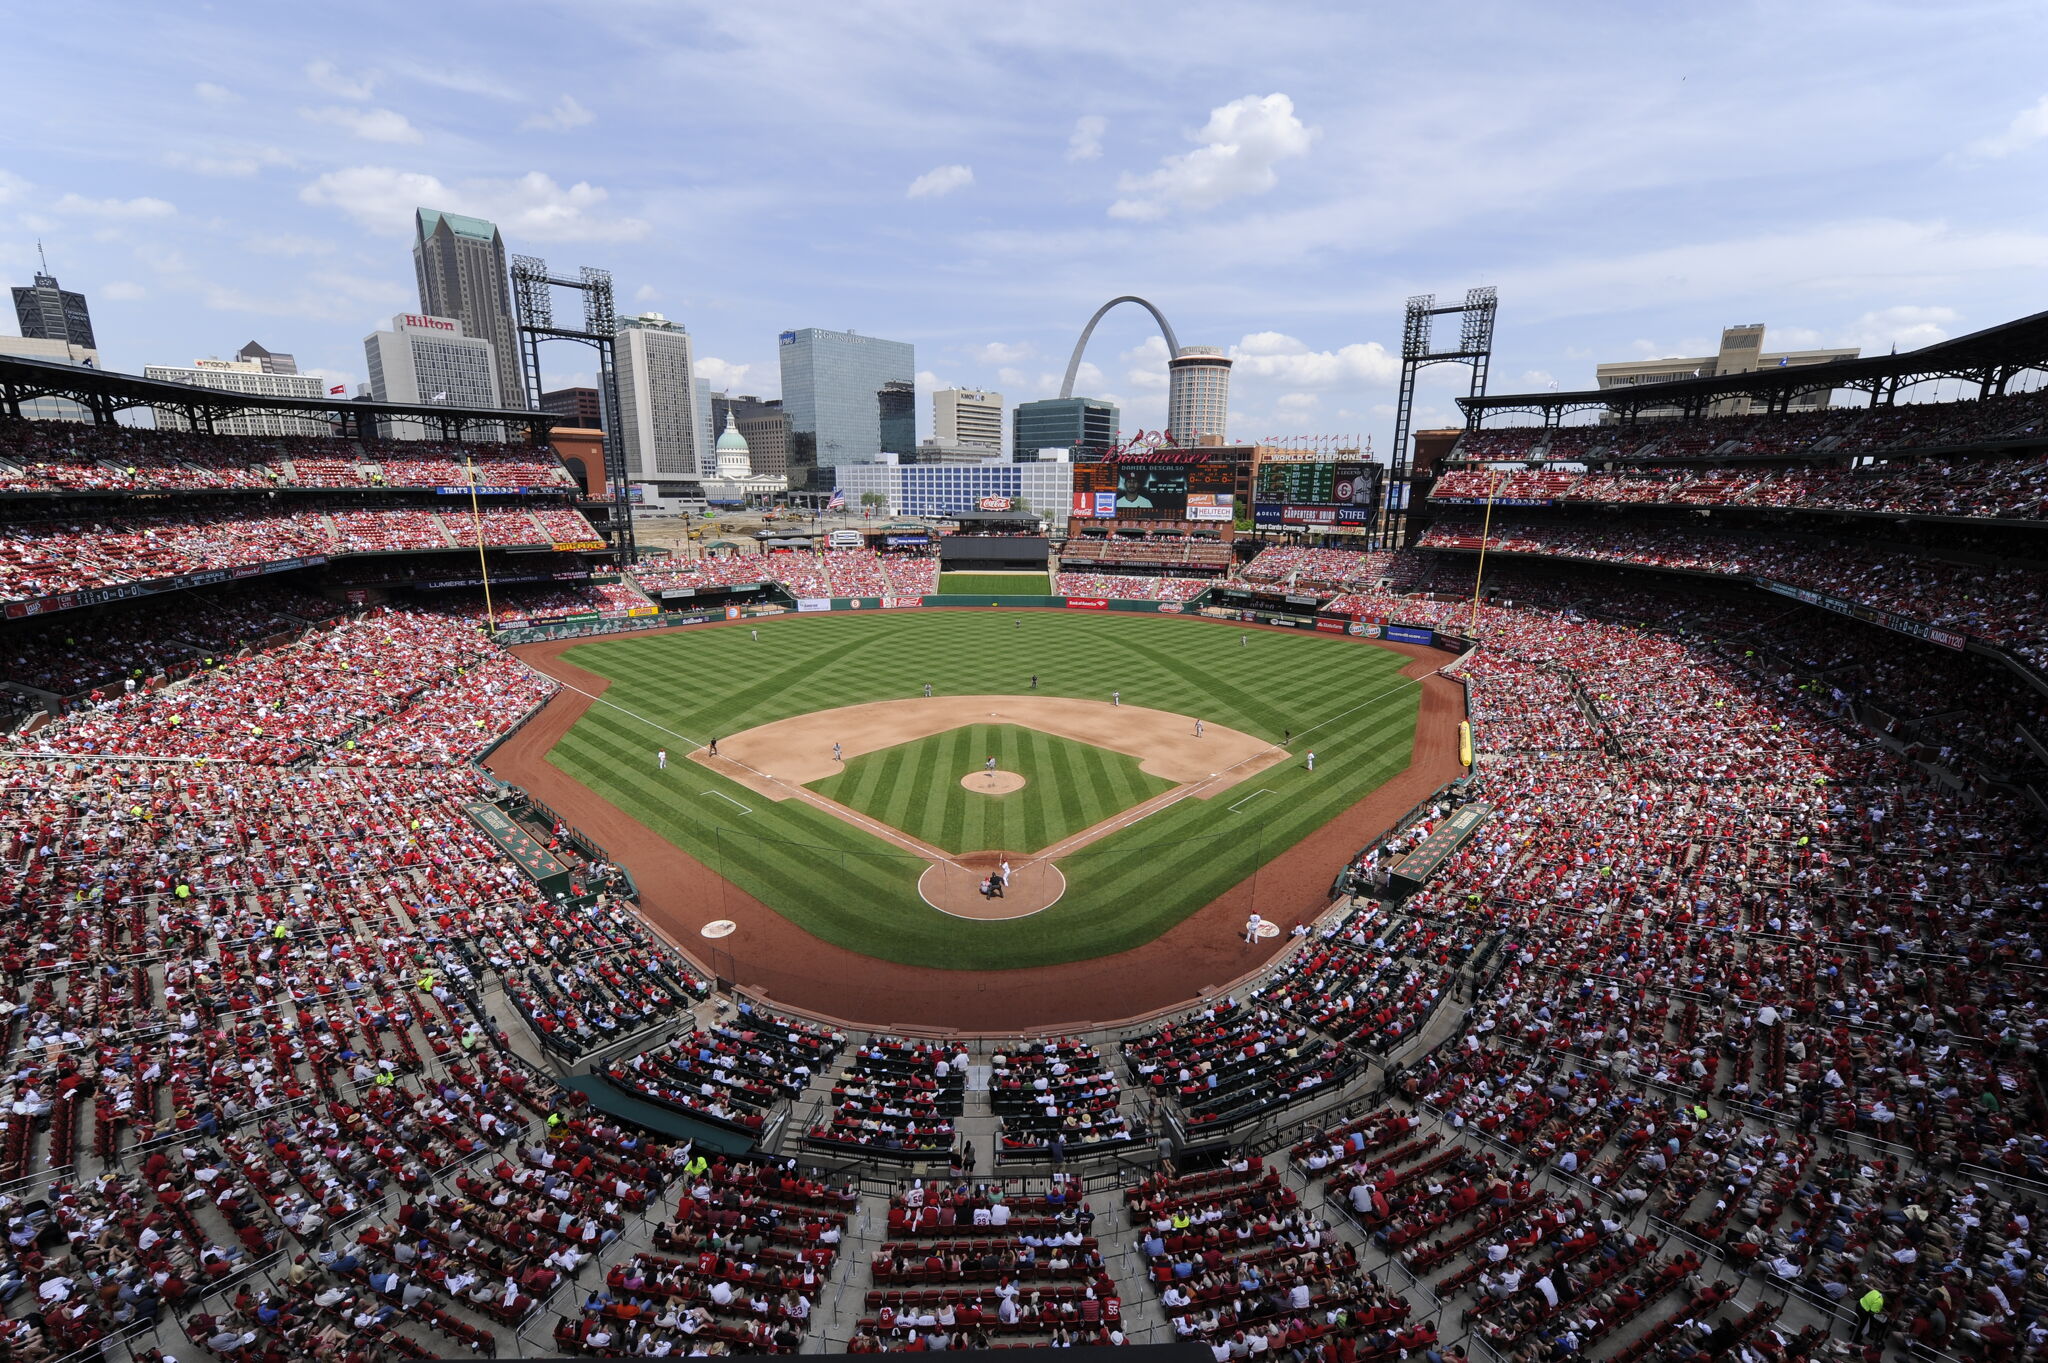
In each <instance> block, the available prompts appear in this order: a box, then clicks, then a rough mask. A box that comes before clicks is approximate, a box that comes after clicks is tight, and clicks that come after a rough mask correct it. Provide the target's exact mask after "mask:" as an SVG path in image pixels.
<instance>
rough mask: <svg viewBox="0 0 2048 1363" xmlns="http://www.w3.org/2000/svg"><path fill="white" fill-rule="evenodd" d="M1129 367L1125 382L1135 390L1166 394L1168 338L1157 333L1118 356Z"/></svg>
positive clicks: (1125, 372) (1126, 371)
mask: <svg viewBox="0 0 2048 1363" xmlns="http://www.w3.org/2000/svg"><path fill="white" fill-rule="evenodd" d="M1117 358H1118V359H1121V360H1122V361H1124V363H1125V364H1126V365H1128V366H1129V367H1128V368H1127V369H1126V370H1125V371H1124V382H1125V383H1127V384H1129V385H1130V386H1131V387H1133V388H1142V389H1149V390H1154V391H1158V392H1164V391H1165V389H1166V361H1167V359H1168V356H1167V354H1166V338H1165V337H1163V336H1160V335H1157V334H1156V333H1155V334H1154V335H1151V336H1147V337H1146V338H1145V339H1144V340H1143V341H1140V342H1139V343H1138V344H1137V345H1134V346H1132V347H1131V348H1130V349H1129V350H1126V351H1123V352H1122V353H1121V354H1119V355H1118V357H1117Z"/></svg>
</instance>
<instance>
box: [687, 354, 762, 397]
mask: <svg viewBox="0 0 2048 1363" xmlns="http://www.w3.org/2000/svg"><path fill="white" fill-rule="evenodd" d="M753 367H754V366H752V365H750V364H734V363H733V362H732V361H730V360H721V359H719V358H718V357H717V356H716V355H706V356H705V357H704V358H702V359H700V360H698V361H697V363H696V364H695V365H693V366H691V372H692V373H694V374H695V375H696V376H697V377H698V378H700V379H703V380H704V381H705V382H706V383H708V384H710V385H711V388H712V391H714V392H718V393H737V392H740V391H741V390H742V389H743V388H744V387H745V385H746V382H747V371H748V370H750V369H752V368H753Z"/></svg>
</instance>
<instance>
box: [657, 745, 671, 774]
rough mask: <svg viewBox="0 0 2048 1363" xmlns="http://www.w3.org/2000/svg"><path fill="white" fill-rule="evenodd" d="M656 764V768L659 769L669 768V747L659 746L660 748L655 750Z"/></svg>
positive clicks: (665, 769)
mask: <svg viewBox="0 0 2048 1363" xmlns="http://www.w3.org/2000/svg"><path fill="white" fill-rule="evenodd" d="M654 766H655V769H656V770H657V771H667V770H668V749H667V748H658V749H656V750H655V753H654Z"/></svg>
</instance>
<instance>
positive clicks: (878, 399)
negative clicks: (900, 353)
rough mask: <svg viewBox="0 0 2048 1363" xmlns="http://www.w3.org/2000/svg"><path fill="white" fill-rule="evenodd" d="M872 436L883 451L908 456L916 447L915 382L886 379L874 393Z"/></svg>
mask: <svg viewBox="0 0 2048 1363" xmlns="http://www.w3.org/2000/svg"><path fill="white" fill-rule="evenodd" d="M875 421H876V430H875V439H876V440H877V441H878V442H879V443H880V445H881V449H882V452H883V453H884V454H900V455H903V456H905V457H906V458H907V457H909V455H910V452H911V451H912V450H914V449H916V448H917V385H916V384H915V383H912V382H911V381H910V380H909V379H888V380H885V381H884V382H883V384H882V390H881V391H880V392H878V393H876V394H875Z"/></svg>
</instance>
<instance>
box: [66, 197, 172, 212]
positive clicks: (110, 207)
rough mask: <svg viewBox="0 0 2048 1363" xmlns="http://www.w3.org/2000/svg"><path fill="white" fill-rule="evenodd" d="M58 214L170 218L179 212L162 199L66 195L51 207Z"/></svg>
mask: <svg viewBox="0 0 2048 1363" xmlns="http://www.w3.org/2000/svg"><path fill="white" fill-rule="evenodd" d="M50 207H51V209H52V210H53V211H55V212H58V213H76V214H78V215H80V216H81V217H88V218H168V217H170V216H171V215H172V214H173V213H176V212H177V211H178V210H177V209H176V208H175V207H173V206H172V205H170V204H168V203H165V202H164V201H163V200H162V199H152V198H149V197H147V196H145V197H142V198H137V199H88V198H85V197H84V196H82V195H78V194H66V195H65V196H64V197H63V198H61V199H59V200H57V202H56V203H54V204H51V205H50Z"/></svg>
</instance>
